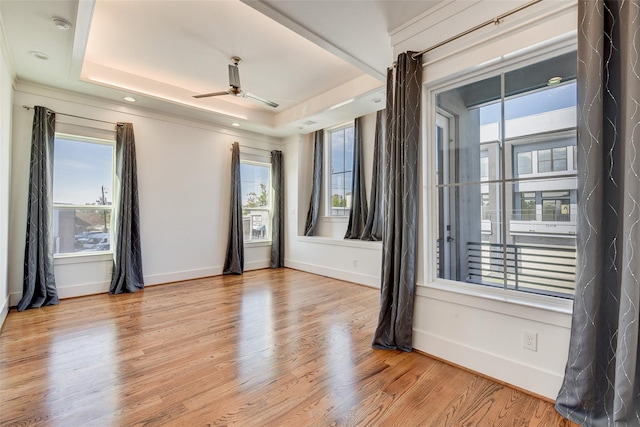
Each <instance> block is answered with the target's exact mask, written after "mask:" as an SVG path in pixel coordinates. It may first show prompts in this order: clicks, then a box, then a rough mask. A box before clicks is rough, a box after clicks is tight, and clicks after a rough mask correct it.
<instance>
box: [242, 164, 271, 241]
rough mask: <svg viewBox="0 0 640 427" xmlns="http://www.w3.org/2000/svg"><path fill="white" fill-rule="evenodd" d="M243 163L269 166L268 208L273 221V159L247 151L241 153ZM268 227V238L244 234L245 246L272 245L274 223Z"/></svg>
mask: <svg viewBox="0 0 640 427" xmlns="http://www.w3.org/2000/svg"><path fill="white" fill-rule="evenodd" d="M243 163H244V164H249V165H255V166H262V167H268V168H269V182H268V183H267V188H268V189H269V192H268V193H267V194H268V202H267V208H268V209H269V221H271V219H272V216H273V191H272V190H273V186H272V183H273V182H272V179H273V176H272V165H271V160H270V159H269V158H268V157H264V156H256V155H251V154H249V155H248V154H246V153H245V154H243V153H240V164H243ZM240 181H242V177H240ZM267 229H268V230H269V233H267V235H268V238H267V239H256V240H244V236H243V242H244V243H243V244H244V246H245V247H247V248H252V247H258V246H271V242H272V241H273V229H272V225H271V224H268V225H267Z"/></svg>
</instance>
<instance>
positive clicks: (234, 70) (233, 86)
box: [194, 56, 278, 108]
mask: <svg viewBox="0 0 640 427" xmlns="http://www.w3.org/2000/svg"><path fill="white" fill-rule="evenodd" d="M231 60H232V61H233V65H232V64H229V89H227V90H225V91H221V92H212V93H203V94H202V95H194V98H208V97H210V96H221V95H235V96H241V97H243V98H249V99H253V100H254V101H258V102H262V103H263V104H266V105H268V106H269V107H273V108H277V107H278V104H276V103H275V102H273V101H269V100H268V99H264V98H260V97H259V96H256V95H254V94H252V93H249V92H245V91H243V90H242V89H241V88H240V73H239V71H238V64H239V63H240V62H241V61H242V59H240V58H239V57H237V56H233V57H231Z"/></svg>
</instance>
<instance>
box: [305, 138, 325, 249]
mask: <svg viewBox="0 0 640 427" xmlns="http://www.w3.org/2000/svg"><path fill="white" fill-rule="evenodd" d="M314 139H315V143H314V145H313V186H312V187H311V201H310V202H309V211H308V212H307V223H306V224H305V227H304V235H305V236H313V231H314V230H315V228H316V224H318V217H319V216H320V197H321V195H322V161H323V149H324V142H323V139H324V131H323V130H317V131H316V132H315V134H314Z"/></svg>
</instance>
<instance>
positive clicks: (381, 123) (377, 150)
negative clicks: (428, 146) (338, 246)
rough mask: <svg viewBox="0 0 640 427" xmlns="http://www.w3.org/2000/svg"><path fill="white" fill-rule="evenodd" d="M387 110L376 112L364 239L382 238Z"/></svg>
mask: <svg viewBox="0 0 640 427" xmlns="http://www.w3.org/2000/svg"><path fill="white" fill-rule="evenodd" d="M384 115H385V110H380V111H378V112H377V113H376V136H375V140H374V145H373V170H372V172H371V197H370V198H369V199H370V200H369V215H368V216H367V223H366V224H365V227H364V231H363V232H362V237H361V239H362V240H382V215H383V212H382V210H383V205H382V203H383V198H384V195H383V194H382V189H383V187H382V182H383V181H382V172H383V170H384V164H383V163H382V161H383V159H382V148H383V146H382V144H383V141H384V138H385V137H384V127H385V123H386V121H385V119H384V117H385V116H384Z"/></svg>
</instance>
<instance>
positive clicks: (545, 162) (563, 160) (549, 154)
mask: <svg viewBox="0 0 640 427" xmlns="http://www.w3.org/2000/svg"><path fill="white" fill-rule="evenodd" d="M566 170H567V147H558V148H553V149H548V150H538V172H555V171H566Z"/></svg>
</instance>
